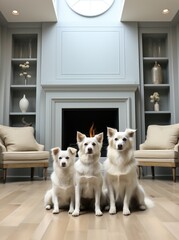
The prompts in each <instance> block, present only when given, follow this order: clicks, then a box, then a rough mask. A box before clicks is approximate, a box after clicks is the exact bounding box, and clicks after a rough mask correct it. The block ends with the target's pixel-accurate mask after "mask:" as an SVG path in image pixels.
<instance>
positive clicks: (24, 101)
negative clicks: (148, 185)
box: [19, 94, 29, 112]
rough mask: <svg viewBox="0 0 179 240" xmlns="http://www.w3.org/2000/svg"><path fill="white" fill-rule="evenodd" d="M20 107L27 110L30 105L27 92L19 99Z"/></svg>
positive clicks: (23, 110) (24, 110)
mask: <svg viewBox="0 0 179 240" xmlns="http://www.w3.org/2000/svg"><path fill="white" fill-rule="evenodd" d="M19 107H20V110H21V112H26V111H27V109H28V107H29V101H28V99H27V98H26V96H25V94H24V95H23V98H22V99H21V100H20V101H19Z"/></svg>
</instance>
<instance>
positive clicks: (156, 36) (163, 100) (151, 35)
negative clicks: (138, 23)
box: [141, 29, 172, 140]
mask: <svg viewBox="0 0 179 240" xmlns="http://www.w3.org/2000/svg"><path fill="white" fill-rule="evenodd" d="M147 30H148V29H145V30H142V31H141V69H142V71H141V94H142V99H143V101H142V106H143V114H144V115H143V116H144V117H143V119H144V122H143V130H144V131H143V140H145V136H146V131H147V128H148V126H149V125H151V124H159V125H167V124H170V123H171V116H172V111H171V81H170V74H169V61H170V59H169V54H168V53H169V50H168V41H169V40H168V32H167V31H166V32H164V31H163V30H161V32H160V30H159V32H156V29H155V30H154V32H152V30H151V29H150V30H149V32H148V31H147ZM156 62H157V64H159V65H160V67H161V72H162V83H160V84H155V83H154V82H153V80H152V69H153V67H154V65H155V63H156ZM154 92H158V93H159V95H160V101H159V111H155V110H154V104H153V103H152V102H151V101H150V100H151V99H150V96H151V95H153V93H154Z"/></svg>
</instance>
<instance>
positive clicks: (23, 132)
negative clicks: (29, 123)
mask: <svg viewBox="0 0 179 240" xmlns="http://www.w3.org/2000/svg"><path fill="white" fill-rule="evenodd" d="M48 161H49V152H48V151H44V146H43V145H41V144H38V143H37V141H36V140H35V138H34V129H33V127H8V126H3V125H0V168H1V169H3V181H4V183H5V182H6V176H7V169H8V168H31V180H32V179H33V177H34V168H36V167H42V168H43V176H44V178H45V179H46V178H47V168H48Z"/></svg>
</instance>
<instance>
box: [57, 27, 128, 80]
mask: <svg viewBox="0 0 179 240" xmlns="http://www.w3.org/2000/svg"><path fill="white" fill-rule="evenodd" d="M58 34H59V38H58V39H59V40H58V44H59V45H60V49H59V52H61V54H57V63H58V64H59V65H58V66H57V70H58V73H57V74H58V75H57V78H61V77H68V76H69V75H71V76H72V75H79V77H83V75H98V76H97V77H100V76H101V75H105V78H107V77H109V76H106V75H117V76H118V77H119V78H121V77H124V64H123V63H124V51H123V50H124V42H123V31H122V29H119V31H100V30H98V31H84V30H81V31H62V32H61V31H59V32H58ZM80 75H82V76H80ZM99 75H100V76H99Z"/></svg>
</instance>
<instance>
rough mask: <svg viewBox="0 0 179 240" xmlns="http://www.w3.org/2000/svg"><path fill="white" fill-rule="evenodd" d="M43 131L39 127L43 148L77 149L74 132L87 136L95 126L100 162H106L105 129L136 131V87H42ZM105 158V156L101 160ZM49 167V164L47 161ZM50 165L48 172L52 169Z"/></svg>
mask: <svg viewBox="0 0 179 240" xmlns="http://www.w3.org/2000/svg"><path fill="white" fill-rule="evenodd" d="M43 89H44V90H45V92H44V93H45V94H44V98H45V105H44V101H43V102H42V105H41V107H42V109H43V108H44V109H43V110H44V115H45V120H44V118H43V119H42V122H43V121H45V128H44V129H43V124H41V138H42V139H40V142H43V139H45V142H44V144H45V148H46V149H49V150H50V149H51V148H53V147H56V146H59V147H60V148H62V149H66V147H68V146H69V145H70V146H74V147H77V146H76V132H77V131H80V132H82V133H84V134H86V135H89V130H90V127H91V126H92V124H93V123H94V128H95V129H96V134H97V133H100V132H103V133H104V141H103V149H102V156H101V159H100V160H101V161H104V160H105V159H106V157H105V156H106V147H107V137H106V132H107V131H106V130H107V127H112V128H117V129H119V130H120V131H123V130H125V128H126V127H130V128H134V129H135V128H136V124H135V117H136V116H135V104H136V103H135V91H136V85H115V86H113V85H106V84H105V85H102V84H101V85H96V84H95V85H93V84H92V85H62V86H60V85H54V86H53V85H45V86H43ZM103 156H104V157H103ZM50 164H51V166H52V161H50ZM51 166H50V168H49V169H50V170H49V171H50V172H51V171H52V168H51Z"/></svg>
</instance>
